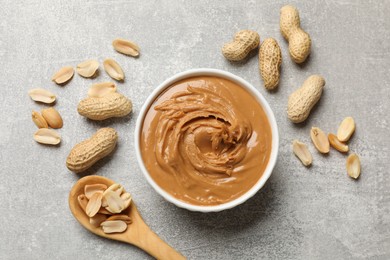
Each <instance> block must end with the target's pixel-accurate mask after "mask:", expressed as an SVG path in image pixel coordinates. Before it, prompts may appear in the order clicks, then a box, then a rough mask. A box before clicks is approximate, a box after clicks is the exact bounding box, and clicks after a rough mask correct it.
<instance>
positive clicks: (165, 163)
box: [136, 74, 274, 207]
mask: <svg viewBox="0 0 390 260" xmlns="http://www.w3.org/2000/svg"><path fill="white" fill-rule="evenodd" d="M142 119H143V120H142V121H140V126H139V128H140V129H139V130H140V131H139V137H138V138H139V140H138V141H139V149H140V156H141V157H142V162H143V165H144V167H145V169H146V171H147V173H148V174H149V176H150V179H151V180H152V181H153V182H154V183H155V184H156V185H157V186H158V187H159V188H161V189H162V190H163V191H164V192H166V193H168V194H169V195H171V196H172V197H174V198H175V199H177V200H179V201H181V202H184V204H190V205H195V206H201V207H202V206H206V207H207V206H217V205H222V204H226V203H229V202H232V201H233V200H236V199H238V198H240V197H241V196H243V195H244V194H245V193H247V192H248V191H250V190H251V189H252V188H253V187H254V186H255V185H256V184H257V183H258V182H259V180H260V179H261V177H262V175H263V174H264V172H265V170H266V168H267V166H268V164H269V161H270V157H271V151H272V146H273V131H272V129H271V125H270V122H269V116H268V115H267V113H266V111H265V110H264V108H263V107H262V105H261V104H260V102H259V100H258V99H257V98H256V96H255V95H253V93H251V92H250V91H248V89H247V88H244V87H243V86H241V85H240V84H238V83H237V82H234V81H232V80H229V79H227V78H225V77H220V76H218V75H207V74H206V75H197V76H191V77H187V78H182V79H180V80H178V81H175V82H173V83H172V84H170V85H168V86H167V87H166V88H164V89H163V91H162V92H160V93H159V95H156V97H155V98H154V100H151V102H150V105H149V106H148V108H147V109H146V110H145V114H144V116H143V118H142ZM136 138H137V137H136ZM273 163H274V162H273ZM272 167H273V165H272ZM272 167H271V168H272ZM271 171H272V169H271Z"/></svg>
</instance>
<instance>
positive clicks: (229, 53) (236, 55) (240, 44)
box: [222, 30, 260, 61]
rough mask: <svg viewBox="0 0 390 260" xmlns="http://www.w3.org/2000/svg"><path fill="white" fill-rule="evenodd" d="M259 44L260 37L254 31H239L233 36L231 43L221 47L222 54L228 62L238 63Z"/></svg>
mask: <svg viewBox="0 0 390 260" xmlns="http://www.w3.org/2000/svg"><path fill="white" fill-rule="evenodd" d="M259 43H260V36H259V34H258V33H257V32H255V31H250V30H241V31H239V32H237V33H236V34H235V35H234V39H233V41H232V42H229V43H226V44H225V45H224V46H223V47H222V54H223V56H225V58H226V59H228V60H230V61H240V60H243V59H245V58H246V56H248V54H249V52H250V51H251V50H254V49H256V48H257V47H258V46H259Z"/></svg>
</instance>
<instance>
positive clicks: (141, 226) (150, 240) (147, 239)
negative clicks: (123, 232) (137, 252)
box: [129, 222, 186, 260]
mask: <svg viewBox="0 0 390 260" xmlns="http://www.w3.org/2000/svg"><path fill="white" fill-rule="evenodd" d="M129 228H132V227H131V225H130V226H129ZM137 229H138V230H137V231H138V232H137V233H138V239H135V240H134V239H130V241H131V242H130V241H129V242H130V243H131V244H133V245H135V246H137V247H139V248H140V249H142V250H144V251H145V252H147V253H149V254H150V255H151V256H153V257H155V258H156V259H169V260H176V259H186V258H185V257H184V256H183V255H181V254H180V253H179V252H177V251H176V250H175V249H173V248H172V247H171V246H170V245H168V244H167V243H166V242H165V241H163V240H162V239H161V238H160V237H159V236H157V235H156V234H155V233H154V232H153V231H152V230H151V229H150V228H149V227H148V226H147V225H146V224H145V223H144V222H139V223H138V225H137Z"/></svg>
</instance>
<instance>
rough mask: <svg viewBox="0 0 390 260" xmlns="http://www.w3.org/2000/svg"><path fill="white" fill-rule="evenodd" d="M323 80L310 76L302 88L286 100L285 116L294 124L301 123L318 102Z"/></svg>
mask: <svg viewBox="0 0 390 260" xmlns="http://www.w3.org/2000/svg"><path fill="white" fill-rule="evenodd" d="M324 86H325V79H324V78H323V77H321V76H319V75H312V76H310V77H309V78H307V79H306V80H305V82H304V83H303V85H302V87H300V88H298V89H297V90H296V91H294V92H293V93H292V94H291V95H290V96H289V98H288V106H287V115H288V118H289V119H290V120H291V121H292V122H294V123H301V122H303V121H305V120H306V118H307V117H308V116H309V114H310V111H311V109H312V108H313V107H314V105H315V104H316V103H317V102H318V100H320V98H321V94H322V90H323V88H324Z"/></svg>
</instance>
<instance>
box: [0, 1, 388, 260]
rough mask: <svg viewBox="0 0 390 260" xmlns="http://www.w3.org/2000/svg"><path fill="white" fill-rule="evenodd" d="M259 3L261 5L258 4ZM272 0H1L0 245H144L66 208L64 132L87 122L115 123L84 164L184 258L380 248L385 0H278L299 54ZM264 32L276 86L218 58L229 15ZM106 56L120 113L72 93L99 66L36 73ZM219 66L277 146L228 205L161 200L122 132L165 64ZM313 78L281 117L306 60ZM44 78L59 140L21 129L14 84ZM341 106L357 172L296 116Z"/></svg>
mask: <svg viewBox="0 0 390 260" xmlns="http://www.w3.org/2000/svg"><path fill="white" fill-rule="evenodd" d="M267 2H268V3H267ZM284 4H286V3H285V2H283V1H223V2H222V1H221V2H220V3H218V2H217V1H139V2H137V1H121V0H113V1H106V0H103V1H49V0H45V1H34V2H33V1H2V5H1V8H0V35H1V39H0V64H1V68H2V69H1V70H0V78H1V94H0V101H1V104H2V109H1V110H0V118H1V123H0V134H1V138H0V162H1V170H0V171H1V182H0V193H1V200H0V208H1V211H2V214H1V215H0V223H1V225H0V234H1V236H0V258H1V259H148V258H149V257H148V256H147V255H146V254H145V253H143V252H142V251H140V250H138V249H136V248H134V247H132V246H129V245H126V244H122V243H119V242H114V241H108V240H105V239H102V238H99V237H97V236H95V235H93V234H90V233H88V232H87V231H86V230H85V229H84V228H82V227H81V226H80V225H79V224H78V223H77V222H76V221H75V219H74V218H73V216H72V215H71V213H70V211H69V209H68V204H67V199H68V192H69V190H70V188H71V187H72V185H73V184H74V183H75V182H76V181H77V180H78V178H79V177H80V176H78V175H75V174H73V173H71V172H69V171H68V170H67V168H66V167H65V159H66V156H67V154H68V153H69V151H70V149H71V148H72V147H73V145H74V144H76V143H77V142H80V141H81V140H83V139H85V138H87V137H89V136H90V135H91V134H92V133H94V132H95V131H96V130H97V129H98V128H100V127H102V126H111V127H114V128H115V129H117V131H118V132H119V135H120V140H119V145H118V148H117V150H116V151H115V153H114V154H113V155H112V156H111V157H110V158H107V159H105V160H103V161H101V162H99V163H98V164H96V165H95V166H94V167H93V168H92V169H91V170H90V171H88V173H89V174H90V173H95V172H96V173H97V174H99V175H103V176H107V177H109V178H112V179H114V180H116V181H118V182H120V183H122V184H123V185H124V186H125V187H127V188H128V190H129V191H131V193H132V195H133V198H134V201H136V202H137V205H138V207H139V210H140V212H141V214H142V215H143V217H144V219H145V221H146V222H147V223H148V224H149V225H150V227H151V228H152V229H153V230H155V232H156V233H157V234H158V235H160V236H161V237H162V238H163V239H164V240H166V241H167V242H168V243H169V244H171V245H172V246H173V247H175V248H177V249H178V250H179V251H180V252H182V253H183V254H184V255H185V256H187V257H188V258H190V259H260V258H268V259H319V258H322V259H341V258H344V259H350V258H374V259H386V258H387V259H389V258H390V172H389V166H390V164H389V159H390V158H389V157H390V153H389V146H390V137H389V128H390V121H389V120H390V117H389V113H390V105H389V103H390V102H389V100H390V90H389V85H390V76H389V75H390V69H389V68H390V33H389V32H390V30H389V29H390V18H389V17H390V16H389V13H390V2H389V1H307V2H303V3H299V2H297V1H292V4H294V5H296V6H297V7H298V9H299V10H300V14H301V21H302V26H303V28H304V29H305V30H306V31H307V32H309V33H310V35H311V37H312V41H313V45H312V54H311V56H310V58H309V60H308V62H307V63H305V64H304V65H303V66H297V65H296V64H294V63H293V62H292V61H291V59H290V57H289V56H288V51H287V44H286V42H285V41H284V39H283V38H282V36H281V34H280V32H279V9H280V8H281V6H283V5H284ZM247 28H248V29H253V30H256V31H257V32H259V34H260V36H261V38H262V39H264V38H266V37H274V38H276V39H277V40H278V42H279V44H280V46H281V48H282V54H283V65H282V78H281V83H280V86H279V90H278V91H277V92H276V93H269V92H267V91H265V89H264V87H263V85H262V81H261V79H260V77H259V73H258V61H257V57H252V58H250V59H249V60H247V61H246V62H243V63H240V64H231V63H229V62H227V61H226V60H225V59H224V58H223V56H222V55H221V52H220V48H221V46H222V44H223V43H224V42H226V41H228V40H230V39H231V37H232V36H233V34H234V33H235V32H236V31H238V30H240V29H247ZM116 37H122V38H127V39H131V40H133V41H135V42H137V43H138V44H139V45H140V46H141V49H142V51H141V53H142V55H141V57H140V58H139V59H134V58H130V57H126V56H123V55H121V54H118V53H116V52H115V51H114V50H113V49H112V46H111V41H112V40H113V39H114V38H116ZM107 57H112V58H114V59H116V60H117V61H118V62H119V63H120V64H121V65H122V66H123V68H124V71H125V74H126V81H125V82H124V83H123V84H118V88H119V90H120V91H121V92H122V93H124V94H126V95H127V96H129V97H130V98H131V99H132V100H133V103H134V112H133V114H132V116H131V117H127V118H124V119H115V120H108V121H104V122H101V123H99V122H92V121H88V120H86V119H85V118H83V117H81V116H80V115H78V113H77V112H76V107H77V103H78V101H79V100H80V99H82V98H83V97H85V96H86V94H87V90H88V87H89V86H90V85H91V83H93V82H100V81H106V80H109V77H108V76H107V75H106V74H105V73H104V72H103V70H102V69H100V71H101V73H100V75H99V76H98V77H97V78H96V79H93V80H90V79H83V78H81V77H80V76H78V75H75V77H74V78H73V79H72V81H71V82H70V83H69V84H67V85H66V86H63V87H60V86H57V85H55V84H54V83H52V82H51V81H50V78H51V76H52V74H53V73H54V72H55V71H56V70H58V69H59V68H61V67H62V66H65V65H72V66H76V65H77V64H78V63H79V62H81V61H84V60H86V59H91V58H94V59H98V60H99V62H102V61H103V60H104V59H105V58H107ZM200 67H211V68H218V69H223V70H227V71H229V72H232V73H234V74H236V75H238V76H240V77H242V78H244V79H246V80H247V81H249V82H250V83H252V84H253V85H254V86H255V87H256V88H257V89H258V90H259V91H260V92H261V93H262V94H263V95H264V96H265V97H266V99H267V100H268V102H269V103H270V105H271V107H272V108H273V110H274V112H275V115H276V119H277V122H278V125H279V129H280V153H279V160H278V162H277V165H276V168H275V170H274V172H273V175H272V176H271V178H270V179H269V181H268V182H267V184H266V185H265V187H264V188H263V189H262V190H261V191H260V192H258V194H257V195H255V197H253V198H252V199H250V200H249V201H247V202H246V203H245V204H243V205H241V206H238V207H237V208H235V209H232V210H228V211H225V212H220V213H215V214H201V213H193V212H189V211H186V210H183V209H179V208H177V207H175V206H174V205H172V204H170V203H168V202H166V201H165V200H164V199H163V198H162V197H160V196H159V195H158V194H157V193H156V192H155V191H154V190H153V189H152V188H151V187H150V186H149V185H148V183H147V182H146V180H145V179H144V177H143V176H142V173H141V171H140V169H139V167H138V165H137V162H136V159H135V153H134V142H133V139H134V138H133V132H134V125H135V120H136V118H137V116H138V113H139V109H140V107H141V105H142V104H143V102H144V101H145V99H146V97H147V96H148V94H149V93H150V92H151V91H152V90H153V89H154V88H155V87H156V86H157V85H158V84H159V83H161V82H162V81H163V80H165V79H166V78H167V77H169V76H172V75H173V74H175V73H177V72H181V71H184V70H187V69H190V68H200ZM314 73H319V74H321V75H323V76H324V77H325V79H326V86H325V90H324V95H323V98H322V100H321V101H320V103H319V105H318V106H317V107H316V109H315V110H314V111H313V113H312V115H311V117H310V118H309V120H307V122H306V123H305V124H303V125H293V124H292V123H290V122H289V120H288V119H287V116H286V112H285V110H286V103H287V98H288V95H289V94H290V93H291V92H292V91H293V90H294V89H296V88H297V87H298V86H300V85H301V84H302V82H303V81H304V79H305V78H307V77H308V76H309V75H310V74H314ZM35 87H43V88H46V89H49V90H51V91H53V92H55V93H56V94H57V95H58V102H57V103H56V105H55V108H57V109H58V110H59V111H60V113H61V114H62V116H63V118H64V127H63V128H62V129H60V130H59V132H60V133H61V135H62V137H63V139H62V144H61V145H60V147H47V146H42V145H39V144H37V143H35V142H34V141H33V139H32V135H33V133H34V132H35V130H36V127H35V126H34V124H33V122H32V121H31V119H30V116H31V111H32V110H33V109H35V110H39V109H42V108H44V107H45V106H44V105H40V104H37V103H34V102H33V101H31V100H30V98H29V97H28V95H27V91H28V90H29V89H31V88H35ZM350 115H351V116H353V117H354V118H355V121H356V123H357V131H356V133H355V135H354V136H353V138H352V141H351V143H350V147H351V150H352V151H355V152H357V153H358V154H359V155H360V156H361V161H362V175H361V178H360V179H359V180H358V181H353V180H352V179H350V178H349V177H348V176H347V175H346V170H345V160H346V156H345V155H343V154H340V153H338V152H336V151H334V150H332V151H331V152H330V154H329V156H321V155H319V154H318V153H317V152H316V151H315V150H314V147H313V146H312V145H311V144H310V139H309V129H310V127H311V126H314V125H316V126H319V127H321V128H322V129H324V130H325V131H327V132H329V131H333V132H334V131H336V129H337V126H338V124H339V122H340V121H341V120H342V119H343V118H344V117H346V116H350ZM295 138H298V139H301V140H302V141H304V142H306V143H308V144H309V148H310V150H311V151H312V153H313V155H314V164H313V166H312V167H311V168H309V169H307V168H305V167H303V166H302V165H301V163H300V162H299V161H298V160H297V159H296V158H295V157H294V156H293V155H292V151H291V141H292V140H293V139H295Z"/></svg>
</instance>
